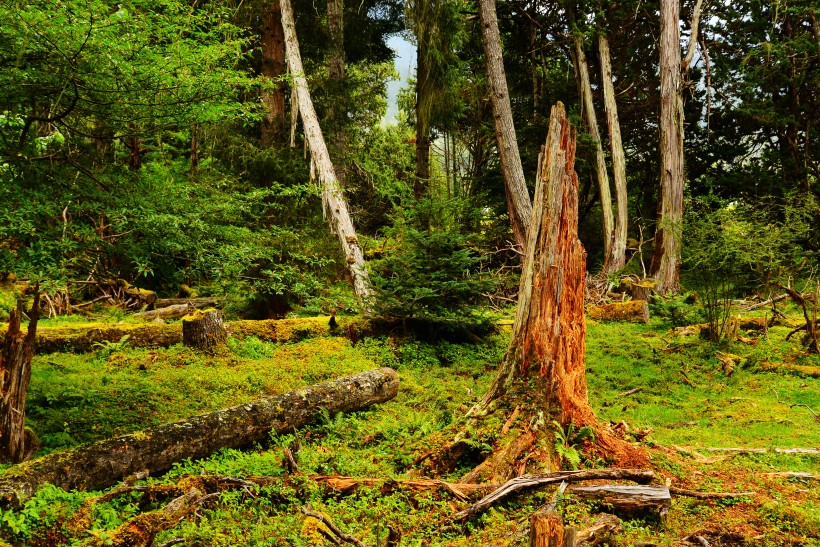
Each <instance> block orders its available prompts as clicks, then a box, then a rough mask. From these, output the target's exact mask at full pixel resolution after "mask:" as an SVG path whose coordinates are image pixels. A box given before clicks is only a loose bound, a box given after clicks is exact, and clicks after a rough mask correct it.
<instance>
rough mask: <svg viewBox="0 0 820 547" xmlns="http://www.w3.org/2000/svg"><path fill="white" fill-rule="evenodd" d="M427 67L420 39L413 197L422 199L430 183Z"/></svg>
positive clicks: (429, 96) (424, 46) (429, 101)
mask: <svg viewBox="0 0 820 547" xmlns="http://www.w3.org/2000/svg"><path fill="white" fill-rule="evenodd" d="M428 68H429V67H428V66H427V45H426V42H425V40H424V39H423V38H419V40H418V47H417V48H416V179H415V181H414V182H413V195H414V196H415V198H416V199H419V198H421V197H422V196H423V195H424V194H425V193H426V192H427V187H428V185H429V183H430V111H431V106H432V103H433V97H432V89H431V87H432V85H431V82H430V74H429V70H428Z"/></svg>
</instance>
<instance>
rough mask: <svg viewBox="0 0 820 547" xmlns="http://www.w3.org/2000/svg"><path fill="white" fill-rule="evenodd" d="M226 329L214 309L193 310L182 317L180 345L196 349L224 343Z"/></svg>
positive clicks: (226, 336)
mask: <svg viewBox="0 0 820 547" xmlns="http://www.w3.org/2000/svg"><path fill="white" fill-rule="evenodd" d="M227 340H228V331H226V330H225V325H223V324H222V317H221V316H220V314H219V312H218V311H216V310H204V311H195V312H194V313H193V314H191V315H188V316H186V317H183V318H182V345H184V346H186V347H189V348H196V349H198V350H209V349H211V348H215V347H218V346H222V345H225V342H226V341H227Z"/></svg>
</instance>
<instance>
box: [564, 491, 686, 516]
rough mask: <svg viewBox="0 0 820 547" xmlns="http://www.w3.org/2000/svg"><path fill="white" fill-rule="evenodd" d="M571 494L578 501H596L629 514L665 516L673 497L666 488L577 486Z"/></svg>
mask: <svg viewBox="0 0 820 547" xmlns="http://www.w3.org/2000/svg"><path fill="white" fill-rule="evenodd" d="M570 493H571V494H572V495H573V496H574V497H575V498H577V499H580V500H585V501H595V502H597V503H600V504H602V505H608V506H611V507H612V508H613V509H614V510H616V511H621V512H624V513H628V514H638V513H648V512H656V513H658V514H660V515H661V516H665V515H666V513H667V512H668V511H669V508H670V507H671V506H672V496H671V494H670V493H669V489H668V488H666V487H665V486H645V485H641V486H632V485H619V484H604V485H598V486H575V487H573V488H572V489H571V490H570Z"/></svg>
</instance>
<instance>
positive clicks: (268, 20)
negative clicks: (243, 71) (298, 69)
mask: <svg viewBox="0 0 820 547" xmlns="http://www.w3.org/2000/svg"><path fill="white" fill-rule="evenodd" d="M285 70H286V65H285V35H284V31H283V30H282V9H281V7H280V4H279V0H271V3H270V5H269V6H268V8H267V9H266V10H265V13H264V16H263V20H262V76H263V77H264V78H265V80H266V85H267V86H269V87H267V88H266V89H263V90H262V104H264V105H265V115H264V117H263V118H262V144H263V145H264V146H272V145H274V144H280V143H284V142H285V136H286V135H285V86H284V84H283V83H282V82H281V78H282V77H283V76H284V75H285Z"/></svg>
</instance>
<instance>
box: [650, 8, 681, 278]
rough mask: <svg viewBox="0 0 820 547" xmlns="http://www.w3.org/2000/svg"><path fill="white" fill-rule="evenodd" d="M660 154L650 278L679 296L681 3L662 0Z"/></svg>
mask: <svg viewBox="0 0 820 547" xmlns="http://www.w3.org/2000/svg"><path fill="white" fill-rule="evenodd" d="M660 6H661V35H660V72H661V108H660V121H659V126H660V152H661V181H660V196H659V200H658V228H657V230H656V232H655V251H654V253H653V255H652V265H651V267H650V274H651V275H652V277H654V278H655V279H656V280H657V282H658V283H657V285H656V287H655V290H656V291H657V292H658V293H659V294H666V293H669V292H676V291H677V290H678V289H679V283H680V253H681V241H680V238H681V228H682V226H681V223H682V221H683V101H682V98H681V47H680V25H679V22H680V1H679V0H661V4H660Z"/></svg>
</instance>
